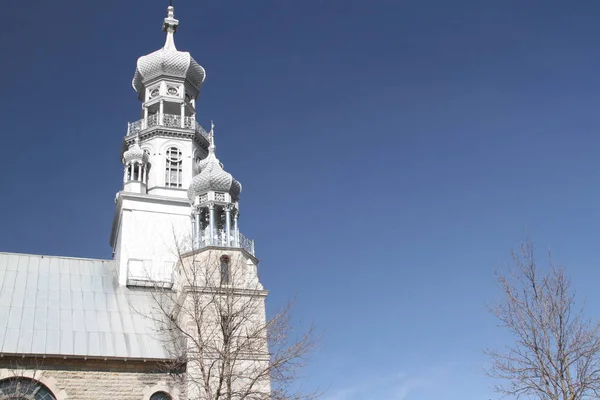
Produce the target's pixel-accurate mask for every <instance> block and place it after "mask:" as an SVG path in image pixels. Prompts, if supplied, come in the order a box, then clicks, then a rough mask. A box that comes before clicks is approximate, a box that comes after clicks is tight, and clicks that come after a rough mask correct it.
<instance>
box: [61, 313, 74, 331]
mask: <svg viewBox="0 0 600 400" xmlns="http://www.w3.org/2000/svg"><path fill="white" fill-rule="evenodd" d="M59 326H60V330H61V331H72V330H73V310H60V325H59Z"/></svg>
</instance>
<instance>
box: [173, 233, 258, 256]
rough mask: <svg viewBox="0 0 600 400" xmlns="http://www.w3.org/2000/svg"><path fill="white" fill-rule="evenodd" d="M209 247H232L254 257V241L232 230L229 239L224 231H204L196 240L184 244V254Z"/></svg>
mask: <svg viewBox="0 0 600 400" xmlns="http://www.w3.org/2000/svg"><path fill="white" fill-rule="evenodd" d="M208 246H216V247H231V248H237V249H244V250H246V251H247V252H248V253H250V254H252V255H254V240H251V239H248V238H247V237H246V236H244V235H243V234H242V233H241V232H239V231H235V230H232V231H231V232H230V233H229V238H228V237H227V232H226V231H225V230H224V229H219V230H215V231H214V232H213V234H212V235H211V234H210V230H209V229H205V230H203V231H202V234H201V235H200V237H199V238H194V239H192V240H191V241H186V243H185V244H183V248H182V250H183V252H184V253H187V252H189V251H192V250H200V249H203V248H205V247H208Z"/></svg>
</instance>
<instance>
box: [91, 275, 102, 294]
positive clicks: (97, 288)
mask: <svg viewBox="0 0 600 400" xmlns="http://www.w3.org/2000/svg"><path fill="white" fill-rule="evenodd" d="M92 292H95V293H104V286H103V285H102V276H92Z"/></svg>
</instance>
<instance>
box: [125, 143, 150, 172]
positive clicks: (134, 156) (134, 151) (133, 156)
mask: <svg viewBox="0 0 600 400" xmlns="http://www.w3.org/2000/svg"><path fill="white" fill-rule="evenodd" d="M134 161H138V162H141V163H143V164H146V163H147V162H148V153H146V152H145V151H144V150H143V149H142V148H141V147H140V138H139V137H136V138H135V142H133V143H132V144H130V145H129V149H127V151H126V152H125V153H123V164H125V165H127V164H128V163H131V162H134Z"/></svg>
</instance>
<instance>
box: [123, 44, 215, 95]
mask: <svg viewBox="0 0 600 400" xmlns="http://www.w3.org/2000/svg"><path fill="white" fill-rule="evenodd" d="M163 75H165V76H174V77H178V78H185V79H187V80H188V81H189V82H190V83H191V84H192V85H193V86H194V87H196V89H199V88H200V85H202V82H204V78H205V76H206V71H205V70H204V68H202V66H201V65H200V64H198V63H197V62H196V60H194V59H193V58H192V56H191V55H190V53H188V52H187V51H178V50H177V49H176V48H175V44H174V43H173V42H172V38H171V40H169V38H168V39H167V43H165V46H164V47H163V48H162V49H159V50H156V51H154V52H152V53H150V54H148V55H145V56H142V57H140V58H139V59H138V61H137V68H136V71H135V74H134V76H133V82H132V84H133V88H134V89H135V90H136V91H137V92H139V91H140V89H141V88H142V85H143V83H144V82H146V81H149V80H151V79H154V78H157V77H159V76H163Z"/></svg>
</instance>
